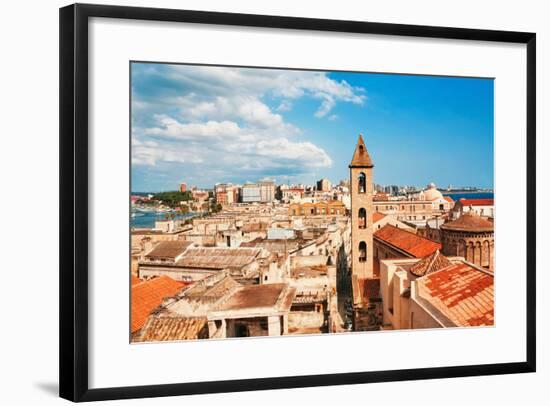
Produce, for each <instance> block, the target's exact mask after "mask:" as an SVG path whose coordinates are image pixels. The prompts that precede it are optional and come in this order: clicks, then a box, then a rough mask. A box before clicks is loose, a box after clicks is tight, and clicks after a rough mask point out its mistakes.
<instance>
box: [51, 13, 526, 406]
mask: <svg viewBox="0 0 550 406" xmlns="http://www.w3.org/2000/svg"><path fill="white" fill-rule="evenodd" d="M59 17H60V20H59V21H60V31H59V34H60V60H59V63H60V75H59V83H60V91H59V92H60V105H59V112H60V116H59V122H60V130H59V131H60V179H59V182H60V252H59V257H60V274H59V288H60V291H59V292H60V296H59V304H60V311H59V317H60V325H59V326H60V328H59V337H60V343H59V345H60V347H59V353H60V358H59V368H60V374H59V388H60V389H59V391H60V396H61V397H63V398H65V399H68V400H72V401H75V402H81V401H96V400H107V399H128V398H145V397H156V396H175V395H190V394H204V393H219V392H239V391H250V390H263V389H280V388H299V387H315V386H326V385H345V384H359V383H370V382H387V381H403V380H419V379H434V378H451V377H465V376H478V375H497V374H512V373H525V372H535V370H536V321H535V320H536V306H535V303H536V289H535V283H536V282H535V281H536V248H535V247H536V241H535V239H536V235H535V234H536V230H535V227H536V206H535V205H536V203H535V200H536V198H535V197H536V189H535V188H536V186H535V184H536V181H535V179H536V169H535V168H536V162H535V157H536V154H535V152H536V151H535V144H536V142H535V137H536V133H535V131H536V129H535V123H536V112H535V111H536V105H535V103H536V35H535V34H534V33H528V32H509V31H490V30H478V29H464V28H450V27H433V26H418V25H403V24H384V23H371V22H359V21H340V20H326V19H312V18H297V17H282V16H267V15H248V14H232V13H221V12H205V11H186V10H171V9H157V8H140V7H121V6H106V5H91V4H74V5H69V6H67V7H63V8H61V9H60V15H59ZM91 17H105V18H117V19H133V20H149V21H151V20H154V21H169V22H182V23H195V24H220V25H228V26H246V27H261V28H281V29H289V30H297V29H299V30H313V31H324V32H346V33H359V34H377V35H397V36H414V37H424V38H442V39H461V40H472V41H496V42H508V43H519V44H526V48H527V69H526V78H527V196H526V199H527V213H526V215H527V241H526V244H527V262H526V273H527V275H526V277H527V292H526V293H527V303H526V310H527V319H526V320H527V324H526V326H525V328H526V338H527V343H526V348H527V352H526V354H525V361H523V362H515V363H499V364H488V365H485V364H484V365H461V366H452V367H436V368H420V369H404V370H391V371H375V372H355V373H338V374H325V375H309V376H280V377H270V378H258V379H243V380H229V381H212V382H187V383H178V384H164V385H146V386H131V387H114V388H96V389H90V388H89V386H88V198H89V192H88V171H89V170H88V19H89V18H91Z"/></svg>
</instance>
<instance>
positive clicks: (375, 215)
mask: <svg viewBox="0 0 550 406" xmlns="http://www.w3.org/2000/svg"><path fill="white" fill-rule="evenodd" d="M384 217H386V215H385V214H384V213H380V212H378V211H375V212H374V213H372V222H373V223H378V222H379V221H380V220H382V219H383V218H384Z"/></svg>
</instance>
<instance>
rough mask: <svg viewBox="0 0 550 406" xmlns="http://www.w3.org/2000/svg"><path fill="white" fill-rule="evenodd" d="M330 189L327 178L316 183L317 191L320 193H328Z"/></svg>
mask: <svg viewBox="0 0 550 406" xmlns="http://www.w3.org/2000/svg"><path fill="white" fill-rule="evenodd" d="M330 188H331V183H330V180H328V179H327V178H323V179H321V180H319V181H317V190H319V191H321V192H328V191H330Z"/></svg>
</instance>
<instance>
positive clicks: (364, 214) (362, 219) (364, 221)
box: [359, 207, 367, 228]
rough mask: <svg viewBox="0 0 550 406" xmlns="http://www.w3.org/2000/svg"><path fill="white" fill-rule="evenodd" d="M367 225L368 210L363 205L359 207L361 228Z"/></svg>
mask: <svg viewBox="0 0 550 406" xmlns="http://www.w3.org/2000/svg"><path fill="white" fill-rule="evenodd" d="M366 227H367V211H366V210H365V209H364V208H363V207H361V208H360V209H359V228H366Z"/></svg>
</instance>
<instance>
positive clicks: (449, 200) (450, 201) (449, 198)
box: [443, 196, 455, 203]
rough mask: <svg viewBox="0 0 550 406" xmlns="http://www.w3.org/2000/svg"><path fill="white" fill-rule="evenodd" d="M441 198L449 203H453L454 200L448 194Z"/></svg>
mask: <svg viewBox="0 0 550 406" xmlns="http://www.w3.org/2000/svg"><path fill="white" fill-rule="evenodd" d="M443 199H445V200H447V201H448V202H449V203H454V202H455V201H454V200H453V198H452V197H450V196H443Z"/></svg>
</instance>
